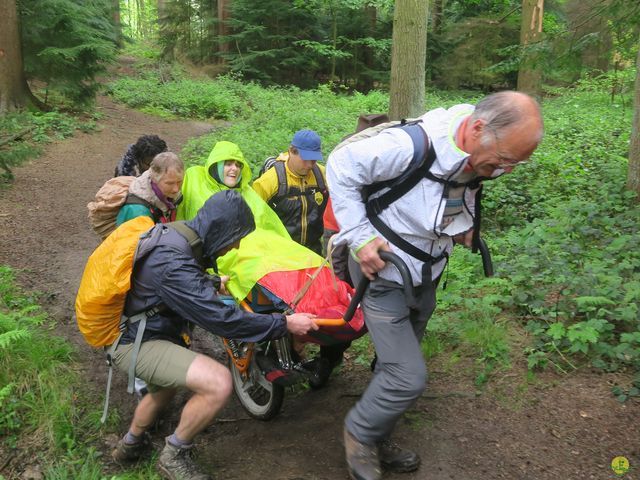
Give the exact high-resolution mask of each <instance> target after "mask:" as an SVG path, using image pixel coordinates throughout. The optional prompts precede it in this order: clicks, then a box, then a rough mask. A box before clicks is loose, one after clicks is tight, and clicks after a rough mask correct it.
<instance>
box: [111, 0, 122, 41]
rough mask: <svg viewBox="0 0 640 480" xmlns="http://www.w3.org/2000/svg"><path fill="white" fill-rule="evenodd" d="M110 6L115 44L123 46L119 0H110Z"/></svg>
mask: <svg viewBox="0 0 640 480" xmlns="http://www.w3.org/2000/svg"><path fill="white" fill-rule="evenodd" d="M111 8H112V10H113V26H114V28H115V31H116V32H115V33H116V45H117V46H118V48H122V47H123V42H122V22H121V21H120V0H111Z"/></svg>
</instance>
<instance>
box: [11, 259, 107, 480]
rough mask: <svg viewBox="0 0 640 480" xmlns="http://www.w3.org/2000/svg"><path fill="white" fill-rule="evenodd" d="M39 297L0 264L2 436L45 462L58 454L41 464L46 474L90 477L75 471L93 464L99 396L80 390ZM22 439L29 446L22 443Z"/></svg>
mask: <svg viewBox="0 0 640 480" xmlns="http://www.w3.org/2000/svg"><path fill="white" fill-rule="evenodd" d="M37 301H38V298H37V297H36V296H34V295H28V294H26V293H24V292H22V291H20V290H19V289H17V288H16V287H15V284H14V278H13V272H12V271H11V270H10V269H9V268H7V267H0V437H1V438H3V443H4V445H5V446H7V447H9V448H17V449H18V450H20V449H21V448H25V447H28V448H29V449H30V450H31V451H34V452H40V460H41V461H43V463H44V464H45V465H47V461H46V459H52V458H56V459H57V463H58V466H55V465H48V466H47V467H45V468H46V469H47V470H46V472H44V473H45V476H46V478H88V477H86V476H84V477H83V476H79V475H78V474H79V472H80V471H82V470H83V469H87V468H90V465H93V468H94V469H95V467H96V462H95V461H94V460H95V458H96V453H95V451H93V450H92V449H88V448H87V447H86V443H85V442H86V441H87V440H88V439H89V438H90V432H94V435H97V429H96V428H95V425H97V421H98V416H99V413H98V408H96V407H95V405H96V404H97V403H96V404H93V403H91V402H92V401H95V402H99V400H98V399H97V398H88V397H87V392H86V391H85V390H80V389H79V388H80V387H79V386H81V385H83V382H82V381H81V375H80V373H79V372H77V371H75V370H74V361H75V355H74V349H73V347H72V346H71V344H69V343H68V342H67V341H65V340H64V339H63V338H61V337H58V336H56V334H55V330H54V327H55V325H54V323H53V322H52V321H51V320H50V319H49V318H48V317H47V315H46V314H45V313H44V311H43V310H42V309H41V308H40V307H39V306H38V305H37ZM26 438H28V439H29V442H30V444H29V445H28V446H27V445H22V444H21V443H20V441H21V439H26ZM97 471H99V469H97ZM0 478H1V475H0ZM95 478H99V477H95Z"/></svg>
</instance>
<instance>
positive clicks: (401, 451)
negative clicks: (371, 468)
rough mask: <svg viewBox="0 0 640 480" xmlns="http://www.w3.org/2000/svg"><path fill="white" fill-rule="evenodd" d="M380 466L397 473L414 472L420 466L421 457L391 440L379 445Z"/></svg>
mask: <svg viewBox="0 0 640 480" xmlns="http://www.w3.org/2000/svg"><path fill="white" fill-rule="evenodd" d="M378 456H379V457H380V464H381V465H382V468H384V469H385V470H389V471H391V472H395V473H407V472H413V471H415V470H417V469H418V467H419V466H420V457H419V456H418V454H417V453H416V452H413V451H411V450H408V449H406V448H402V447H401V446H399V445H398V444H397V443H395V442H392V441H391V440H383V441H382V442H380V443H379V444H378Z"/></svg>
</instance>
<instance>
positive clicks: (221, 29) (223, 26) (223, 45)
mask: <svg viewBox="0 0 640 480" xmlns="http://www.w3.org/2000/svg"><path fill="white" fill-rule="evenodd" d="M230 17H231V0H218V37H220V42H219V43H218V51H219V52H220V53H223V54H224V53H227V52H229V40H228V39H226V38H225V37H226V36H227V35H229V33H230V31H231V29H230V28H229V23H228V22H229V19H230ZM218 58H219V59H220V60H219V61H220V63H223V64H224V63H226V58H225V56H224V55H221V56H219V57H218Z"/></svg>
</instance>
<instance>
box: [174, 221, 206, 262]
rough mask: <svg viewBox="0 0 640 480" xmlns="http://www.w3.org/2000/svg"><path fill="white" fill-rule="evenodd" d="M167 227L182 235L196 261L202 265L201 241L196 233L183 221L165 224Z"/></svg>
mask: <svg viewBox="0 0 640 480" xmlns="http://www.w3.org/2000/svg"><path fill="white" fill-rule="evenodd" d="M166 226H167V227H171V228H173V229H174V230H175V231H176V232H178V233H179V234H180V235H182V236H183V237H184V238H185V239H186V240H187V242H189V246H190V247H191V250H193V254H194V256H195V257H196V260H197V261H198V263H199V264H201V265H203V264H204V259H203V255H204V254H203V251H202V239H201V238H200V236H199V235H198V234H197V233H196V231H195V230H194V229H193V228H191V227H189V226H188V225H187V224H186V223H185V221H184V220H178V221H175V222H171V223H167V224H166Z"/></svg>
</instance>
